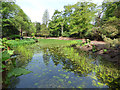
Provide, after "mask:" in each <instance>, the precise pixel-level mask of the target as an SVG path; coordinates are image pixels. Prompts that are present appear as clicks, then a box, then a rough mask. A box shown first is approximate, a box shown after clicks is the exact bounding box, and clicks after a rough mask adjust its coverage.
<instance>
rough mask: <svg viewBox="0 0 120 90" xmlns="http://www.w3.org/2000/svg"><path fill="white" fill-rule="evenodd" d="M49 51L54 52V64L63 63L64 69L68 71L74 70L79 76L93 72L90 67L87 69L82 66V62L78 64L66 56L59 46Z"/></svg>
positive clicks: (52, 57) (52, 56)
mask: <svg viewBox="0 0 120 90" xmlns="http://www.w3.org/2000/svg"><path fill="white" fill-rule="evenodd" d="M49 51H50V53H52V55H51V59H52V60H53V62H54V64H55V65H58V64H59V63H62V65H63V69H65V70H67V71H70V72H71V71H72V72H74V73H75V74H76V75H79V76H87V74H88V73H90V72H92V71H91V70H90V71H88V69H87V70H85V66H83V67H82V66H80V65H81V64H80V65H77V64H75V62H74V61H72V60H70V59H67V58H66V56H65V55H64V54H61V53H60V52H59V50H58V49H57V48H52V49H49ZM86 66H87V65H86ZM83 68H84V69H83Z"/></svg>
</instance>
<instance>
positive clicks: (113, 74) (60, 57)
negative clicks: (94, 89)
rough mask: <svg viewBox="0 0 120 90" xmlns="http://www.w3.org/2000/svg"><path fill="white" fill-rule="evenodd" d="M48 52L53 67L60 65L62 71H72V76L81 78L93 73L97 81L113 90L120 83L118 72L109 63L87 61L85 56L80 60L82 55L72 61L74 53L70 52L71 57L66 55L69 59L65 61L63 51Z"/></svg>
mask: <svg viewBox="0 0 120 90" xmlns="http://www.w3.org/2000/svg"><path fill="white" fill-rule="evenodd" d="M59 50H60V51H59ZM68 50H70V49H68ZM68 50H67V51H68ZM50 52H51V53H52V55H53V58H52V59H53V62H54V63H55V65H56V64H57V65H58V64H59V63H62V65H63V69H65V70H67V71H72V72H74V74H76V75H79V76H82V77H83V76H87V75H88V74H90V73H91V72H95V73H96V74H95V76H96V77H97V79H98V81H100V82H101V83H104V84H106V83H107V84H106V85H108V86H109V87H113V88H114V87H115V88H116V87H119V86H120V83H119V82H120V77H119V75H120V72H119V71H118V70H117V69H116V67H112V66H111V65H110V64H109V63H107V64H105V63H104V62H103V61H101V63H100V62H97V61H95V59H96V58H94V60H93V59H89V56H87V55H85V58H82V57H84V54H83V53H82V55H81V54H80V55H78V56H77V55H76V57H75V58H76V59H74V58H73V56H75V54H76V53H75V52H71V51H70V52H71V53H70V55H72V56H70V55H67V57H68V58H69V57H71V58H69V59H67V57H66V56H65V54H66V51H64V50H63V52H62V53H60V52H61V49H57V48H52V50H51V49H50ZM81 56H82V57H81ZM79 57H80V58H79ZM72 59H74V60H72ZM101 59H102V58H101ZM78 61H79V62H78ZM92 62H94V63H92Z"/></svg>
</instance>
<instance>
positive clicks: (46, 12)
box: [42, 9, 49, 26]
mask: <svg viewBox="0 0 120 90" xmlns="http://www.w3.org/2000/svg"><path fill="white" fill-rule="evenodd" d="M42 20H43V24H45V25H46V26H47V25H48V20H49V13H48V10H47V9H46V10H45V12H44V14H43V18H42Z"/></svg>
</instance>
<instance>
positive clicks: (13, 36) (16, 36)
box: [9, 35, 21, 39]
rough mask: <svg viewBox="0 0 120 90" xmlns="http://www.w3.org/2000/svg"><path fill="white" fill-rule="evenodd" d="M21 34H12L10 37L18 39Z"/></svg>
mask: <svg viewBox="0 0 120 90" xmlns="http://www.w3.org/2000/svg"><path fill="white" fill-rule="evenodd" d="M20 37H21V36H20V35H11V36H9V38H10V39H16V38H19V39H20Z"/></svg>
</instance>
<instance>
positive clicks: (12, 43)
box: [6, 39, 35, 48]
mask: <svg viewBox="0 0 120 90" xmlns="http://www.w3.org/2000/svg"><path fill="white" fill-rule="evenodd" d="M6 43H8V46H9V47H11V48H13V47H17V46H20V45H27V44H32V43H35V40H34V39H27V40H24V39H23V40H8V41H7V42H6Z"/></svg>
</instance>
